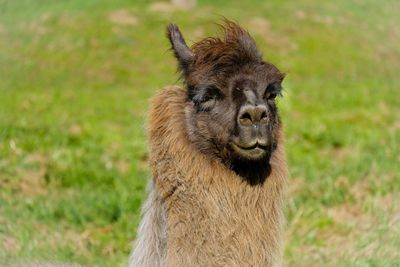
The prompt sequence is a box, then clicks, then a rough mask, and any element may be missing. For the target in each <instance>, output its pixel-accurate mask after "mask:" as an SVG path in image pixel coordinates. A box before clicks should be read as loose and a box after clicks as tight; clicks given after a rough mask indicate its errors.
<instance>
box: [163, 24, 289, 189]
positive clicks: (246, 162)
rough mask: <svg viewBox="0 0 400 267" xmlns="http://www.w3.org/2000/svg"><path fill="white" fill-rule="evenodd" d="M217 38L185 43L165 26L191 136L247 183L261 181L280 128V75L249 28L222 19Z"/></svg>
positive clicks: (173, 30)
mask: <svg viewBox="0 0 400 267" xmlns="http://www.w3.org/2000/svg"><path fill="white" fill-rule="evenodd" d="M221 27H222V29H223V32H224V35H223V37H221V38H214V37H210V38H206V39H203V40H201V41H199V42H197V43H195V44H194V45H193V46H192V48H189V47H188V46H187V45H186V43H185V40H184V38H183V36H182V34H181V32H180V31H179V29H178V27H177V26H176V25H174V24H170V25H169V26H168V28H167V34H168V38H169V40H170V41H171V44H172V50H173V51H174V54H175V57H176V58H177V60H178V63H179V69H180V70H181V73H182V77H183V79H184V82H185V87H186V89H187V98H188V100H187V106H186V124H187V131H188V136H189V138H190V140H191V141H192V142H193V143H194V144H195V146H196V147H197V148H198V149H199V150H200V151H202V152H203V153H204V154H206V155H208V156H209V157H210V158H212V159H216V160H220V161H222V162H223V163H224V164H226V165H227V166H228V167H229V168H231V169H232V170H234V171H235V172H236V173H237V174H239V175H240V176H242V177H243V178H244V179H245V180H246V181H248V182H249V183H250V184H253V185H256V184H260V183H263V182H264V180H265V179H266V177H268V175H269V173H270V165H269V160H270V157H271V155H272V153H273V152H274V150H275V148H276V146H277V142H278V134H279V130H280V119H279V114H278V110H277V107H276V103H275V98H276V97H277V96H278V95H280V94H281V90H282V88H281V83H282V80H283V78H284V75H283V74H282V73H281V72H280V71H279V70H278V69H277V68H276V67H275V66H274V65H272V64H271V63H268V62H266V61H264V60H263V59H262V57H261V54H260V53H259V51H258V49H257V47H256V45H255V42H254V40H253V39H252V38H251V36H250V35H249V33H248V32H247V31H245V30H243V29H242V28H241V27H240V26H238V25H237V24H235V23H234V22H231V21H227V20H226V21H224V24H223V25H222V26H221Z"/></svg>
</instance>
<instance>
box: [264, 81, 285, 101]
mask: <svg viewBox="0 0 400 267" xmlns="http://www.w3.org/2000/svg"><path fill="white" fill-rule="evenodd" d="M281 90H282V86H281V83H279V82H274V83H271V84H269V85H268V86H267V88H266V89H265V96H264V97H265V98H266V99H267V100H273V99H275V98H276V97H277V96H282V94H281Z"/></svg>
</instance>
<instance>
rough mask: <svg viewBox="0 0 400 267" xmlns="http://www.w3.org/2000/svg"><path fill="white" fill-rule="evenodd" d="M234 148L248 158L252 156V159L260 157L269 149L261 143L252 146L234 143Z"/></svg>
mask: <svg viewBox="0 0 400 267" xmlns="http://www.w3.org/2000/svg"><path fill="white" fill-rule="evenodd" d="M232 148H233V150H234V151H235V152H236V153H238V154H239V155H241V156H244V157H246V158H250V159H257V158H260V157H262V156H263V155H265V153H266V151H267V146H266V145H263V144H260V143H255V144H253V145H250V146H245V145H239V144H236V143H232Z"/></svg>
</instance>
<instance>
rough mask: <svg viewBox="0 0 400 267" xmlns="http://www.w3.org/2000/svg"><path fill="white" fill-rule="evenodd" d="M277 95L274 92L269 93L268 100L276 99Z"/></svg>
mask: <svg viewBox="0 0 400 267" xmlns="http://www.w3.org/2000/svg"><path fill="white" fill-rule="evenodd" d="M276 96H277V94H275V93H272V94H269V95H268V97H267V99H268V100H272V99H275V98H276Z"/></svg>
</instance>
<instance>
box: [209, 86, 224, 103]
mask: <svg viewBox="0 0 400 267" xmlns="http://www.w3.org/2000/svg"><path fill="white" fill-rule="evenodd" d="M206 96H207V97H206V98H207V100H211V99H215V100H221V99H223V98H224V94H223V93H222V92H221V90H219V89H218V88H217V87H216V86H210V87H208V88H207V89H206Z"/></svg>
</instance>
